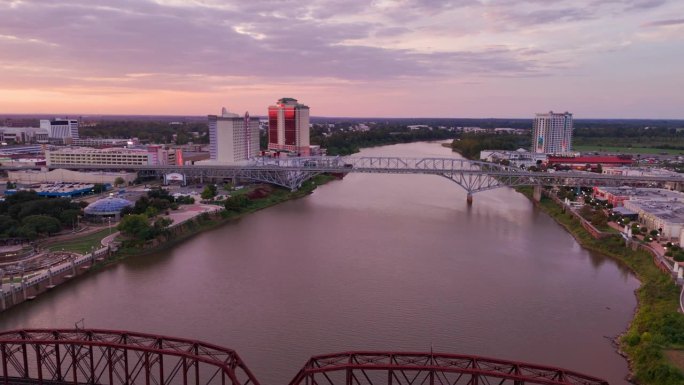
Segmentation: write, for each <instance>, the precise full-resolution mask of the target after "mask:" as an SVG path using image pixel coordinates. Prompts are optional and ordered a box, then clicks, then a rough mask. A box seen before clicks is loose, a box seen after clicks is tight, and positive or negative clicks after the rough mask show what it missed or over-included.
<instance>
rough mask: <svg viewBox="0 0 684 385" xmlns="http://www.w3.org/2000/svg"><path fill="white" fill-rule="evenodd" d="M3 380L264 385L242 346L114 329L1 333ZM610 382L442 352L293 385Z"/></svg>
mask: <svg viewBox="0 0 684 385" xmlns="http://www.w3.org/2000/svg"><path fill="white" fill-rule="evenodd" d="M0 361H2V368H1V370H2V378H0V385H23V384H41V385H42V384H45V385H65V384H74V385H79V384H97V385H100V384H102V385H133V384H145V385H176V384H177V385H189V384H192V385H227V384H230V385H259V382H258V381H257V379H256V378H255V377H254V375H253V374H252V372H251V371H250V370H249V369H248V368H247V366H246V365H245V364H244V362H243V361H242V360H241V359H240V357H239V356H238V355H237V353H236V352H235V351H234V350H230V349H226V348H222V347H220V346H216V345H212V344H207V343H204V342H200V341H194V340H187V339H180V338H173V337H164V336H159V335H153V334H144V333H133V332H126V331H113V330H95V329H87V330H81V329H78V330H70V329H61V330H60V329H57V330H30V329H27V330H16V331H9V332H0ZM462 384H467V385H494V384H497V385H507V384H511V385H522V384H546V385H580V384H581V385H608V383H607V382H606V381H604V380H601V379H598V378H594V377H591V376H587V375H583V374H579V373H575V372H572V371H567V370H563V369H559V368H552V367H545V366H539V365H532V364H525V363H520V362H510V361H504V360H497V359H491V358H484V357H476V356H466V355H456V354H440V353H398V352H397V353H394V352H347V353H339V354H330V355H323V356H316V357H312V358H311V359H310V360H309V361H308V362H307V363H306V365H305V366H304V368H302V369H301V370H300V371H299V372H298V373H297V375H296V376H295V378H294V379H293V380H292V381H291V382H290V385H462Z"/></svg>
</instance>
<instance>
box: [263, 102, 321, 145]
mask: <svg viewBox="0 0 684 385" xmlns="http://www.w3.org/2000/svg"><path fill="white" fill-rule="evenodd" d="M268 149H269V150H275V151H287V152H290V153H293V154H296V155H299V156H309V154H310V152H311V148H310V142H309V107H308V106H305V105H303V104H300V103H298V102H297V99H293V98H282V99H280V100H278V102H277V103H276V104H275V105H274V106H269V107H268Z"/></svg>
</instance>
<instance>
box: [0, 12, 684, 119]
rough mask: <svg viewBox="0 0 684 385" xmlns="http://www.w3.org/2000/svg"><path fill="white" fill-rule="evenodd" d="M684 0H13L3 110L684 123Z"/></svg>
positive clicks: (0, 75)
mask: <svg viewBox="0 0 684 385" xmlns="http://www.w3.org/2000/svg"><path fill="white" fill-rule="evenodd" d="M683 11H684V4H683V3H682V2H677V1H667V0H611V1H595V0H583V1H567V0H556V1H537V0H527V1H510V0H499V1H497V0H490V1H485V0H481V1H476V0H455V1H418V0H404V1H388V0H383V1H381V0H378V1H357V0H353V1H348V2H344V3H343V4H342V3H336V2H327V1H322V0H316V1H310V2H296V1H278V2H271V1H255V2H250V3H249V4H245V3H243V2H224V1H210V0H204V1H199V0H197V1H179V0H156V1H143V0H138V1H135V0H126V1H113V0H99V1H97V2H92V1H85V0H69V1H63V2H60V3H59V4H45V3H40V2H37V1H28V0H26V1H18V0H11V1H0V51H2V52H3V55H2V57H0V68H1V69H2V71H0V113H18V114H21V113H48V114H57V115H64V114H135V115H148V114H149V115H157V114H160V115H167V114H168V115H197V116H200V115H206V114H207V113H210V112H211V111H214V110H215V109H217V108H219V107H220V106H223V105H225V106H227V107H229V108H230V109H231V110H234V111H249V112H250V113H251V114H252V115H253V116H257V115H259V116H263V115H265V114H266V111H267V108H268V105H269V104H271V103H272V101H273V100H274V99H275V98H278V97H281V96H283V95H285V96H293V97H296V98H297V99H300V100H306V101H307V104H309V105H311V106H314V107H315V110H316V113H315V115H316V116H345V117H435V118H440V117H441V118H452V117H501V118H504V117H510V118H529V117H530V116H531V114H533V113H537V112H542V111H549V110H558V111H565V110H569V111H573V112H574V114H575V116H576V118H577V119H583V118H662V119H677V118H684V115H682V114H683V112H682V111H681V108H680V106H681V105H684V95H682V94H681V92H679V90H681V88H682V86H684V73H683V72H684V70H682V68H681V66H680V65H679V63H681V62H682V60H683V59H684V52H683V51H682V50H681V49H678V47H680V46H681V44H682V42H683V40H684V18H681V17H680V16H679V15H682V14H683Z"/></svg>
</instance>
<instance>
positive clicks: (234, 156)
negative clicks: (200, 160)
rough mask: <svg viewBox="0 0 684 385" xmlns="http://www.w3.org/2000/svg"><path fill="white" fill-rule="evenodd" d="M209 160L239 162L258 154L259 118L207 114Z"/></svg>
mask: <svg viewBox="0 0 684 385" xmlns="http://www.w3.org/2000/svg"><path fill="white" fill-rule="evenodd" d="M208 120H209V160H210V161H211V162H215V163H240V162H244V161H246V160H248V159H250V158H253V157H256V156H257V155H259V119H258V118H251V117H250V116H249V113H245V115H244V116H239V115H238V114H233V113H230V112H228V110H226V109H225V108H223V110H222V113H221V115H219V116H217V115H209V116H208Z"/></svg>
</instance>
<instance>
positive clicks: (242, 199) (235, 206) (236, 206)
mask: <svg viewBox="0 0 684 385" xmlns="http://www.w3.org/2000/svg"><path fill="white" fill-rule="evenodd" d="M249 203H250V200H249V198H247V197H246V196H244V195H238V196H234V197H231V198H228V199H226V203H225V207H226V210H229V211H240V210H242V209H243V208H245V207H247V206H249Z"/></svg>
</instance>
